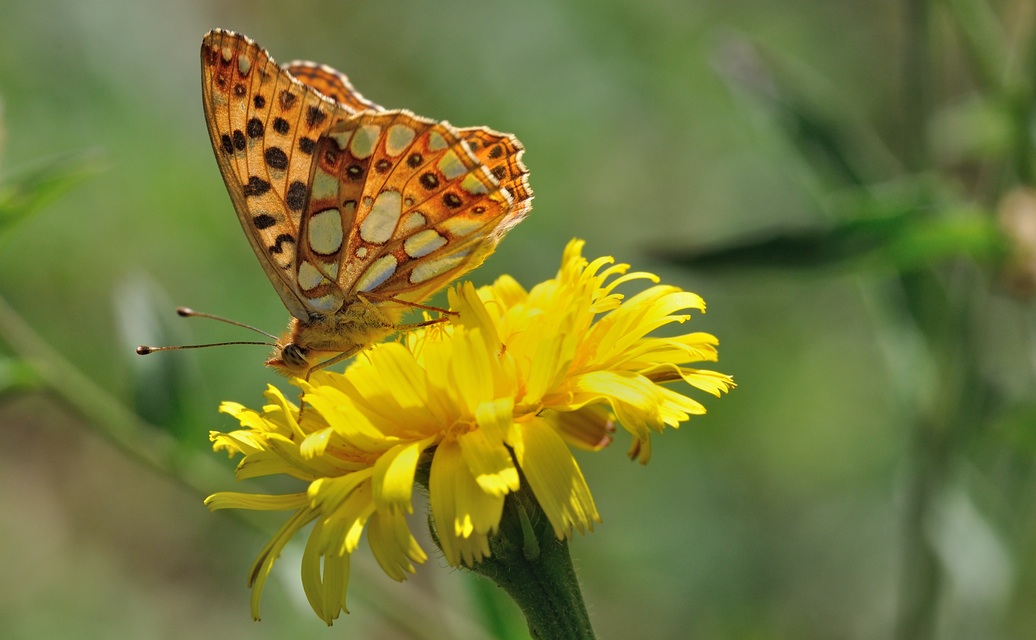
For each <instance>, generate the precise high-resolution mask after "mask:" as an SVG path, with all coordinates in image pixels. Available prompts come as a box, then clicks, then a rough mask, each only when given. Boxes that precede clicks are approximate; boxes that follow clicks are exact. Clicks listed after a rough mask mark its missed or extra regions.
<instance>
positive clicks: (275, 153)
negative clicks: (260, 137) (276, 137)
mask: <svg viewBox="0 0 1036 640" xmlns="http://www.w3.org/2000/svg"><path fill="white" fill-rule="evenodd" d="M263 158H264V159H265V160H266V164H267V165H268V166H269V167H270V168H271V169H282V170H283V169H287V168H288V154H286V153H284V151H283V150H281V148H280V147H270V148H269V149H267V150H266V151H265V152H264V153H263Z"/></svg>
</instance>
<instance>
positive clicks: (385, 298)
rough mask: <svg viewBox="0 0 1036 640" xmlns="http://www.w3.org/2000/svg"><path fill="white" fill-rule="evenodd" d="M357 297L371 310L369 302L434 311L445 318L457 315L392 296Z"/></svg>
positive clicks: (363, 294)
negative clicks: (388, 303)
mask: <svg viewBox="0 0 1036 640" xmlns="http://www.w3.org/2000/svg"><path fill="white" fill-rule="evenodd" d="M357 297H359V298H360V300H363V301H364V303H365V304H366V305H367V306H368V308H372V307H371V304H370V303H371V302H394V303H396V304H399V305H403V306H406V307H413V308H415V309H424V310H426V311H436V312H438V313H441V314H443V315H447V316H455V315H457V312H456V311H450V310H449V309H443V308H441V307H433V306H431V305H427V304H418V303H416V302H410V301H409V300H400V299H399V298H393V297H392V296H379V295H378V294H376V293H370V292H366V293H362V294H358V296H357Z"/></svg>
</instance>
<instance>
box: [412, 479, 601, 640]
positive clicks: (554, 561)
mask: <svg viewBox="0 0 1036 640" xmlns="http://www.w3.org/2000/svg"><path fill="white" fill-rule="evenodd" d="M422 476H423V477H422ZM427 480H428V476H427V469H426V468H423V469H419V471H418V478H417V481H418V483H419V484H421V485H422V486H424V487H427ZM432 533H433V537H434V533H435V531H434V527H433V530H432ZM436 542H438V540H436ZM489 548H490V552H491V555H490V557H488V558H486V559H485V560H483V561H482V562H480V563H479V564H478V565H476V566H475V567H464V568H465V569H469V570H470V571H473V572H475V573H477V574H479V575H481V576H483V577H485V578H489V579H490V580H492V581H493V582H495V583H496V585H497V586H499V587H500V588H502V589H503V590H504V591H506V592H507V594H508V595H509V596H511V599H512V600H514V601H515V603H516V604H517V605H518V607H519V608H520V609H521V611H522V613H523V614H524V615H525V621H526V622H527V623H528V625H529V632H530V634H531V635H532V637H533V638H536V639H537V640H594V638H595V637H596V636H595V635H594V631H593V627H592V626H591V625H590V616H589V615H588V614H587V612H586V605H585V604H584V603H583V594H582V592H581V591H580V589H579V580H578V578H577V577H576V572H575V567H573V565H572V558H571V556H569V553H568V541H567V540H558V539H557V537H556V536H555V535H554V528H553V527H552V526H551V524H550V521H548V520H547V516H546V514H544V513H543V510H542V509H541V508H540V505H539V503H538V502H536V498H535V496H534V495H533V494H532V491H531V490H530V489H529V488H528V483H527V482H525V478H524V477H523V478H522V486H521V489H519V490H518V491H517V492H514V493H512V494H510V495H508V496H507V499H506V501H505V502H504V512H503V514H502V515H501V517H500V529H499V531H497V533H496V534H494V535H493V536H491V537H490V538H489Z"/></svg>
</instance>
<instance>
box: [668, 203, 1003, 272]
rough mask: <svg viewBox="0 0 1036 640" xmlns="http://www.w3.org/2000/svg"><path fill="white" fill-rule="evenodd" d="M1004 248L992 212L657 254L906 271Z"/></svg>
mask: <svg viewBox="0 0 1036 640" xmlns="http://www.w3.org/2000/svg"><path fill="white" fill-rule="evenodd" d="M1005 250H1006V249H1005V244H1004V241H1003V238H1002V235H1001V233H1000V231H999V230H998V229H997V227H996V226H995V223H994V222H993V221H992V220H991V219H990V217H989V216H978V215H965V216H961V215H947V216H946V217H943V218H939V219H929V218H923V219H918V218H916V217H915V216H912V215H909V214H899V215H893V216H885V217H880V218H860V219H855V220H850V221H847V222H844V223H842V224H838V225H834V226H828V227H822V228H821V227H815V228H809V229H799V230H788V231H777V232H773V233H770V234H767V235H759V236H755V237H751V238H746V239H743V240H740V241H735V242H733V243H730V244H728V245H727V246H725V247H720V248H718V249H704V250H694V249H689V250H684V251H679V250H659V251H654V252H653V255H655V256H658V257H661V258H662V259H663V260H666V261H668V262H671V263H673V264H677V265H680V266H684V267H691V268H695V269H714V270H732V269H785V270H797V271H820V270H826V269H833V268H840V267H850V266H867V267H879V268H880V267H885V268H893V269H897V270H901V271H905V270H912V269H917V268H920V267H922V266H926V265H932V264H935V263H938V262H941V261H944V260H947V259H950V258H953V257H955V256H966V257H970V258H974V259H976V260H980V261H986V262H989V261H994V260H996V259H999V258H1000V257H1002V256H1003V255H1004V254H1005Z"/></svg>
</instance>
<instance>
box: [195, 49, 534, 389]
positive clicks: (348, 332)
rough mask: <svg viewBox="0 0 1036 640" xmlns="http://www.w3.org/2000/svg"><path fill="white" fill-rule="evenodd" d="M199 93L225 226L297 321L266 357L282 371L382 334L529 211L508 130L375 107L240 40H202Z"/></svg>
mask: <svg viewBox="0 0 1036 640" xmlns="http://www.w3.org/2000/svg"><path fill="white" fill-rule="evenodd" d="M202 94H203V104H204V107H205V118H206V122H207V124H208V128H209V135H210V138H211V140H212V146H213V150H214V151H215V154H216V160H217V163H218V164H219V167H220V171H221V173H222V175H223V179H224V181H225V182H226V185H227V190H228V191H229V193H230V197H231V200H232V201H233V203H234V208H235V210H236V211H237V214H238V219H239V221H240V223H241V225H242V227H243V228H244V230H245V234H246V236H247V237H248V239H249V242H250V243H251V245H252V248H253V250H254V251H255V254H256V256H257V257H258V258H259V261H260V263H261V264H262V266H263V269H264V270H265V271H266V274H267V276H268V277H269V279H270V281H271V283H273V285H274V288H275V289H276V290H277V293H278V295H280V297H281V300H282V301H283V302H284V304H285V306H286V307H287V308H288V310H289V311H290V312H291V314H292V315H293V316H295V318H297V320H296V321H293V323H292V325H291V327H290V328H289V332H288V334H286V336H285V338H284V339H282V341H281V343H279V344H280V346H279V348H280V349H281V352H282V353H288V352H289V351H290V352H291V353H290V356H291V357H287V358H285V357H280V356H278V357H276V358H274V359H271V360H270V361H269V364H272V365H274V366H277V367H278V368H282V369H284V370H286V371H288V372H294V371H295V370H297V369H300V368H303V365H305V364H306V363H307V362H308V360H307V358H308V356H306V355H305V354H306V353H307V352H308V351H310V350H318V351H339V352H348V353H352V352H354V351H355V350H356V349H357V348H360V347H362V346H365V345H366V344H369V342H370V341H373V340H375V339H377V337H379V336H381V335H385V334H386V333H390V332H391V330H392V329H393V328H394V327H395V324H394V323H395V322H396V321H397V319H398V317H399V315H400V314H401V313H402V310H403V309H404V308H405V306H406V305H407V304H408V303H410V304H415V303H419V302H420V301H421V300H424V299H425V298H427V297H428V296H430V295H432V294H433V293H435V292H436V291H438V290H439V289H441V288H443V287H445V286H446V285H447V284H449V282H451V281H452V280H455V279H456V278H458V277H460V276H461V275H462V274H463V273H465V272H467V271H469V270H471V269H473V268H475V267H476V266H478V265H479V264H480V263H481V262H482V261H483V260H484V259H485V258H486V257H487V256H488V255H489V254H490V253H492V251H493V250H494V248H495V247H496V245H497V243H498V242H499V241H500V239H501V238H502V236H503V235H504V234H505V233H506V232H507V231H508V230H509V229H510V228H511V227H513V226H514V225H515V224H517V223H518V222H519V221H520V220H521V219H523V218H524V217H525V215H526V214H527V213H528V211H529V207H530V200H531V198H532V191H531V190H530V189H529V186H528V182H527V173H528V172H527V170H526V169H525V166H524V165H523V164H522V162H521V155H522V153H523V149H522V146H521V143H519V142H518V140H517V139H516V138H514V136H511V135H508V134H503V133H498V132H495V131H492V130H490V129H487V128H485V127H473V128H466V129H455V128H454V127H452V126H451V125H449V124H448V123H446V122H435V121H433V120H429V119H427V118H422V117H419V116H415V115H414V114H412V113H410V112H408V111H386V110H384V109H383V108H382V107H380V106H378V105H377V104H375V103H373V102H371V101H369V100H367V99H366V98H364V97H363V96H361V95H360V94H359V93H358V92H357V91H356V90H355V89H353V87H352V85H351V84H350V83H349V81H348V79H347V78H346V77H345V75H343V74H341V73H339V72H338V71H335V70H334V69H331V68H330V67H327V66H324V65H318V64H314V63H309V62H293V63H291V64H289V65H285V66H283V67H281V66H277V64H276V63H275V62H274V61H273V59H271V58H270V56H269V54H268V53H267V52H266V51H264V50H263V49H262V48H260V47H259V46H258V45H257V44H255V43H254V42H252V41H251V40H250V39H248V38H247V37H245V36H242V35H238V34H234V33H231V32H228V31H222V30H214V31H211V32H210V33H208V34H207V35H206V36H205V38H204V41H203V44H202ZM361 296H362V297H363V299H362V300H361ZM374 307H377V308H378V309H383V311H376V310H375V309H374ZM289 347H291V349H289ZM289 360H290V361H291V363H289V364H286V362H287V361H289Z"/></svg>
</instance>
